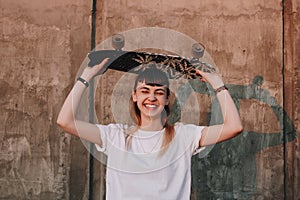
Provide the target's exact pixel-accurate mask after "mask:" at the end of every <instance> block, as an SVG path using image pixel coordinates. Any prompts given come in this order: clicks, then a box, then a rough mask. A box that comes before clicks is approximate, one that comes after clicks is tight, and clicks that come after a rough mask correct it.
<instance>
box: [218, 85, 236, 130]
mask: <svg viewBox="0 0 300 200" xmlns="http://www.w3.org/2000/svg"><path fill="white" fill-rule="evenodd" d="M216 96H217V98H218V101H219V104H220V107H221V112H222V116H223V123H224V128H226V129H230V130H232V131H233V132H240V131H241V130H242V123H241V119H240V116H239V113H238V110H237V108H236V106H235V104H234V101H233V100H232V98H231V96H230V93H229V92H228V90H222V91H220V92H218V93H217V94H216Z"/></svg>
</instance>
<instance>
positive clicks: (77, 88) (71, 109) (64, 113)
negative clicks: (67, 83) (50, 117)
mask: <svg viewBox="0 0 300 200" xmlns="http://www.w3.org/2000/svg"><path fill="white" fill-rule="evenodd" d="M85 89H86V86H85V85H84V84H83V83H81V82H80V81H76V83H75V84H74V86H73V88H72V90H71V92H70V93H69V95H68V96H67V98H66V100H65V102H64V104H63V106H62V108H61V110H60V112H59V115H58V118H57V123H58V125H60V126H61V127H66V126H68V125H71V124H72V123H75V114H76V111H77V109H78V106H79V103H80V99H81V97H82V94H83V93H84V91H85Z"/></svg>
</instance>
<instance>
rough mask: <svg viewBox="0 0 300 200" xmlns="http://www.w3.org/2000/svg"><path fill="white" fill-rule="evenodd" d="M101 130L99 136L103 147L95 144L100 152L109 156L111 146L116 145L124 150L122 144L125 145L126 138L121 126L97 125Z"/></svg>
mask: <svg viewBox="0 0 300 200" xmlns="http://www.w3.org/2000/svg"><path fill="white" fill-rule="evenodd" d="M97 127H98V129H99V134H100V137H101V140H102V145H101V146H100V145H98V144H95V146H96V149H97V150H98V151H101V152H104V153H106V154H107V150H108V147H109V145H116V146H118V147H119V148H122V144H124V143H125V137H124V134H123V130H124V129H123V128H124V127H122V126H121V125H119V124H109V125H101V124H97Z"/></svg>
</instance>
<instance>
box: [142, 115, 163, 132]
mask: <svg viewBox="0 0 300 200" xmlns="http://www.w3.org/2000/svg"><path fill="white" fill-rule="evenodd" d="M140 128H141V129H142V130H145V131H159V130H162V129H163V125H162V122H161V119H160V118H150V117H142V124H141V127H140Z"/></svg>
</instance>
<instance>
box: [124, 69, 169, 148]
mask: <svg viewBox="0 0 300 200" xmlns="http://www.w3.org/2000/svg"><path fill="white" fill-rule="evenodd" d="M139 82H144V83H145V84H147V85H155V86H166V88H167V98H170V96H171V95H170V89H169V80H168V77H167V76H166V74H165V73H164V72H162V71H161V70H159V69H157V68H156V67H155V65H153V66H149V67H148V68H147V69H145V70H144V71H143V72H141V73H140V74H139V75H138V76H137V78H136V79H135V83H134V87H133V90H134V91H136V88H137V84H138V83H139ZM172 105H173V104H172V101H170V103H169V104H168V105H165V107H164V110H165V112H162V117H161V120H162V124H163V126H164V128H165V132H164V134H163V140H162V144H161V148H160V149H161V152H162V153H163V152H165V151H166V150H167V148H168V145H169V144H170V143H171V141H172V140H173V138H174V135H175V129H174V124H173V123H172V122H171V120H170V119H169V117H170V111H171V107H172ZM129 106H130V115H131V117H132V119H133V121H134V123H135V124H136V126H135V127H134V128H133V129H131V130H130V131H127V132H126V137H125V138H126V140H125V141H126V149H127V150H128V149H130V148H131V143H132V137H133V135H134V133H135V132H136V131H137V130H138V128H139V127H140V126H141V124H142V119H141V113H140V110H139V108H138V106H137V103H136V102H134V101H133V99H132V97H131V98H130V105H129Z"/></svg>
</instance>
